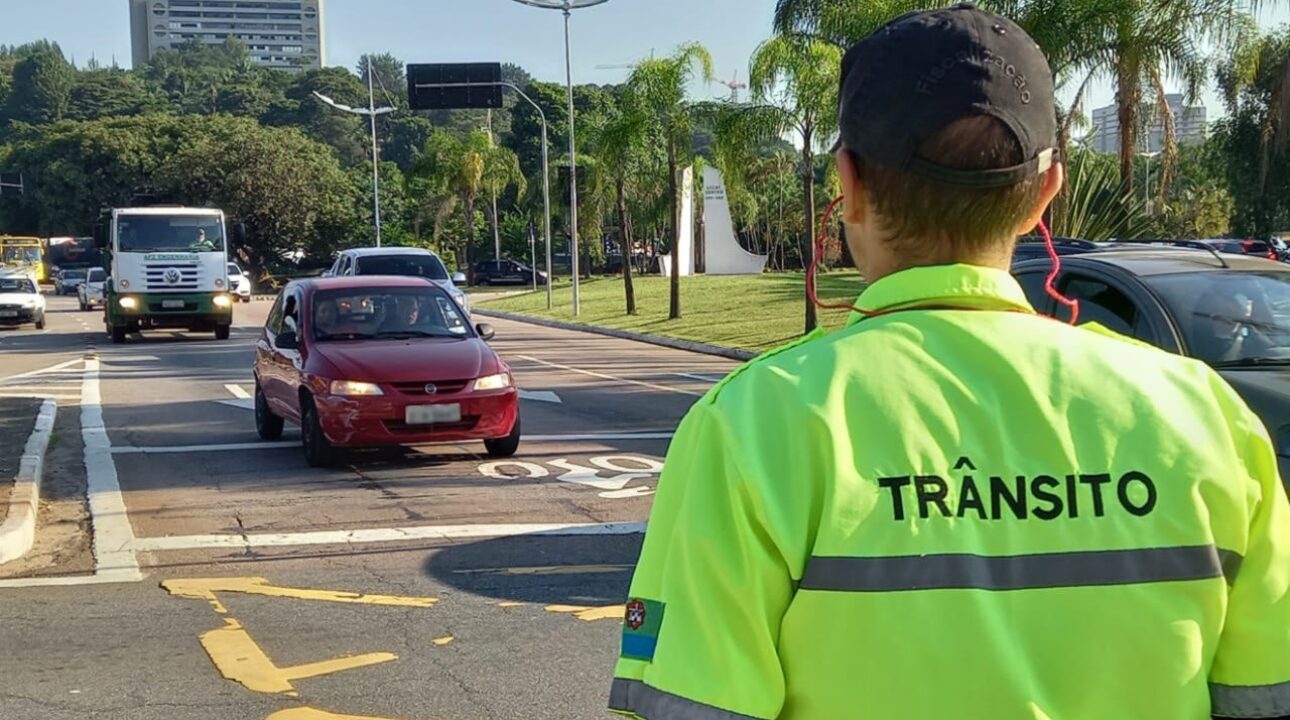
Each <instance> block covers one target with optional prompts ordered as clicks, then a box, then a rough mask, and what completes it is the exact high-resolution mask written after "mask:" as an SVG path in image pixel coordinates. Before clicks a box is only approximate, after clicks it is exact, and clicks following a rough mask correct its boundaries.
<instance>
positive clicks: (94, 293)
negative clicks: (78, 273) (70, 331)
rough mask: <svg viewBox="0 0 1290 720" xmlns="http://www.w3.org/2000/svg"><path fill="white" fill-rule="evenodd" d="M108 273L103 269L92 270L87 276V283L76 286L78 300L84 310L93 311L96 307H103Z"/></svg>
mask: <svg viewBox="0 0 1290 720" xmlns="http://www.w3.org/2000/svg"><path fill="white" fill-rule="evenodd" d="M107 281H108V276H107V271H106V270H104V269H103V268H90V271H89V273H87V274H86V275H85V282H83V283H81V284H80V285H78V286H76V299H77V301H78V302H79V303H80V305H81V309H82V310H91V309H93V308H94V307H95V306H98V307H103V305H104V303H105V302H106V300H105V299H104V298H106V296H107V295H106V293H107Z"/></svg>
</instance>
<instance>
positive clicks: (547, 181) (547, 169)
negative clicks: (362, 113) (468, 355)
mask: <svg viewBox="0 0 1290 720" xmlns="http://www.w3.org/2000/svg"><path fill="white" fill-rule="evenodd" d="M485 85H487V86H497V85H500V86H502V87H508V88H510V89H512V90H514V91H515V94H516V95H519V96H520V97H522V98H524V100H525V102H527V103H528V104H529V105H532V106H533V109H534V110H537V114H538V118H539V119H541V120H542V205H543V214H544V216H545V219H546V309H547V310H550V309H551V305H552V297H551V277H552V274H551V142H550V130H549V129H548V127H547V121H546V112H545V111H543V110H542V106H541V105H538V104H537V103H536V102H534V100H533V98H531V97H529V96H528V95H527V94H525V92H524V91H523V90H521V89H520V86H519V85H516V84H515V83H512V82H506V81H505V80H503V81H501V82H491V83H429V84H418V85H417V86H416V87H417V89H419V90H420V89H426V88H441V89H449V88H471V87H481V86H485Z"/></svg>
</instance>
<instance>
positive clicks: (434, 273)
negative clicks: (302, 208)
mask: <svg viewBox="0 0 1290 720" xmlns="http://www.w3.org/2000/svg"><path fill="white" fill-rule="evenodd" d="M354 275H400V276H411V277H423V278H425V279H426V280H429V281H430V282H433V283H434V284H435V285H438V286H439V287H441V288H443V289H444V290H445V291H446V292H447V293H448V294H449V295H450V296H452V299H453V300H456V301H457V304H458V305H460V306H461V309H462V310H465V311H466V314H467V315H469V314H470V298H469V297H468V296H467V295H466V293H465V292H463V291H462V289H461V288H460V287H457V286H458V285H465V284H466V276H465V275H464V274H463V273H459V272H458V273H452V274H451V275H450V274H449V273H448V268H447V267H446V266H445V265H444V264H443V261H442V260H440V259H439V256H438V255H435V254H434V253H432V252H430V251H429V250H425V249H422V248H411V247H384V248H374V247H368V248H351V249H349V250H341V251H340V253H339V254H338V255H337V256H336V262H335V263H333V264H332V266H331V267H330V268H328V269H327V271H326V272H324V273H323V277H351V276H354Z"/></svg>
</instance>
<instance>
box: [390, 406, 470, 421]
mask: <svg viewBox="0 0 1290 720" xmlns="http://www.w3.org/2000/svg"><path fill="white" fill-rule="evenodd" d="M403 412H404V416H403V421H404V422H406V423H407V424H409V425H433V424H435V423H459V422H461V405H459V404H457V403H442V404H439V405H411V406H409V407H408V408H407V409H406V410H404V411H403Z"/></svg>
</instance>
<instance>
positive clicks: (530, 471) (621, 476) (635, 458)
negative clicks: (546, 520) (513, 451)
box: [479, 455, 663, 499]
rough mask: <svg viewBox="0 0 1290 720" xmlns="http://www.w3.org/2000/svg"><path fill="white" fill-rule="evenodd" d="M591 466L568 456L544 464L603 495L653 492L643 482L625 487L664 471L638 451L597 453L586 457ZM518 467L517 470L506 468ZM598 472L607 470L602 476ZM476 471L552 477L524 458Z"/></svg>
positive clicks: (511, 476) (501, 476)
mask: <svg viewBox="0 0 1290 720" xmlns="http://www.w3.org/2000/svg"><path fill="white" fill-rule="evenodd" d="M587 462H588V463H590V464H591V466H590V467H589V466H587V465H580V464H578V463H575V462H572V461H570V460H568V459H565V458H561V459H559V460H549V461H547V462H546V465H547V466H550V467H551V468H555V469H556V470H559V471H563V472H561V474H559V475H556V476H555V479H556V480H559V481H560V482H566V483H571V484H573V485H581V486H584V487H589V488H593V489H596V490H600V491H601V492H600V493H599V494H600V497H603V498H612V499H619V498H632V497H644V496H646V495H653V494H654V490H653V489H652V488H650V487H647V486H644V485H636V486H633V487H630V488H629V487H627V486H628V485H629V484H631V483H632V482H633V481H637V480H649V479H653V478H655V477H657V476H658V475H659V473H661V472H662V471H663V463H662V462H660V461H659V460H656V459H654V458H651V457H644V456H641V455H600V456H597V457H593V458H588V459H587ZM506 470H518V471H519V472H518V473H516V472H505V471H506ZM601 473H608V476H607V477H606V476H604V475H602V474H601ZM479 474H481V475H483V476H484V477H490V478H493V479H495V480H515V479H532V480H536V479H541V478H546V477H551V475H552V471H551V470H549V469H547V467H545V466H543V465H541V464H538V463H534V462H526V461H523V460H498V461H494V462H487V463H484V464H482V465H480V466H479Z"/></svg>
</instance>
